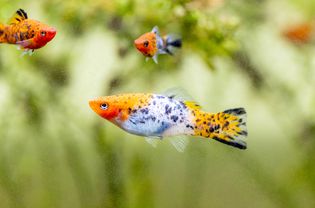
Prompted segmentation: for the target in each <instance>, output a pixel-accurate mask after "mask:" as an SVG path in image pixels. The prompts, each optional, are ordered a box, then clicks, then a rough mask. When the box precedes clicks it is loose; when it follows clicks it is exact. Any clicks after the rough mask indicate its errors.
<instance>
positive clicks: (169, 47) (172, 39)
mask: <svg viewBox="0 0 315 208" xmlns="http://www.w3.org/2000/svg"><path fill="white" fill-rule="evenodd" d="M165 40H166V49H165V51H166V52H167V53H168V54H170V55H173V54H174V51H175V50H176V49H178V48H181V47H182V39H181V38H178V37H177V38H176V36H174V35H167V36H166V37H165Z"/></svg>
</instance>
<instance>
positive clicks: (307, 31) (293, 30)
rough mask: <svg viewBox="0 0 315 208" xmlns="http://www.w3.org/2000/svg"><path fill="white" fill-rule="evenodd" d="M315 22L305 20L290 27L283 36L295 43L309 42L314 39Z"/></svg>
mask: <svg viewBox="0 0 315 208" xmlns="http://www.w3.org/2000/svg"><path fill="white" fill-rule="evenodd" d="M314 28H315V22H314V21H311V22H304V23H300V24H297V25H293V26H290V27H288V28H287V29H286V30H285V31H283V36H284V37H286V38H287V39H288V40H290V41H292V42H294V43H309V42H311V41H313V40H314V33H315V29H314Z"/></svg>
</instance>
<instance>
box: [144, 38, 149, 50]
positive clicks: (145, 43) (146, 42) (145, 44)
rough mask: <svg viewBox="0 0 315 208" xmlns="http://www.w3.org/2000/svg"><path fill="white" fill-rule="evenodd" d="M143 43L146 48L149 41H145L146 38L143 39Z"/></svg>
mask: <svg viewBox="0 0 315 208" xmlns="http://www.w3.org/2000/svg"><path fill="white" fill-rule="evenodd" d="M143 45H144V47H146V48H147V47H148V46H149V41H147V40H146V41H144V43H143Z"/></svg>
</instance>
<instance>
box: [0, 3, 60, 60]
mask: <svg viewBox="0 0 315 208" xmlns="http://www.w3.org/2000/svg"><path fill="white" fill-rule="evenodd" d="M56 32H57V31H56V29H55V28H54V27H51V26H48V25H46V24H44V23H42V22H39V21H37V20H33V19H29V18H28V15H27V13H26V12H25V11H24V10H23V9H19V10H17V11H16V12H15V13H14V15H13V16H12V18H11V19H10V20H9V23H8V24H2V23H0V43H8V44H16V45H18V46H19V47H20V48H22V49H24V53H29V54H30V55H31V54H32V53H33V52H34V50H35V49H39V48H41V47H43V46H45V45H46V44H47V43H48V42H49V41H51V40H52V39H53V38H54V37H55V35H56Z"/></svg>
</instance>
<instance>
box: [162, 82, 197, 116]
mask: <svg viewBox="0 0 315 208" xmlns="http://www.w3.org/2000/svg"><path fill="white" fill-rule="evenodd" d="M163 95H165V96H167V97H169V98H171V99H175V100H178V101H182V102H183V103H184V104H185V105H186V106H187V107H190V108H193V109H196V110H197V109H201V106H200V105H199V104H198V103H197V102H196V101H194V99H193V98H192V97H191V96H190V95H189V94H188V92H186V91H185V90H184V89H182V88H177V87H175V88H171V89H168V90H167V91H165V92H163Z"/></svg>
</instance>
